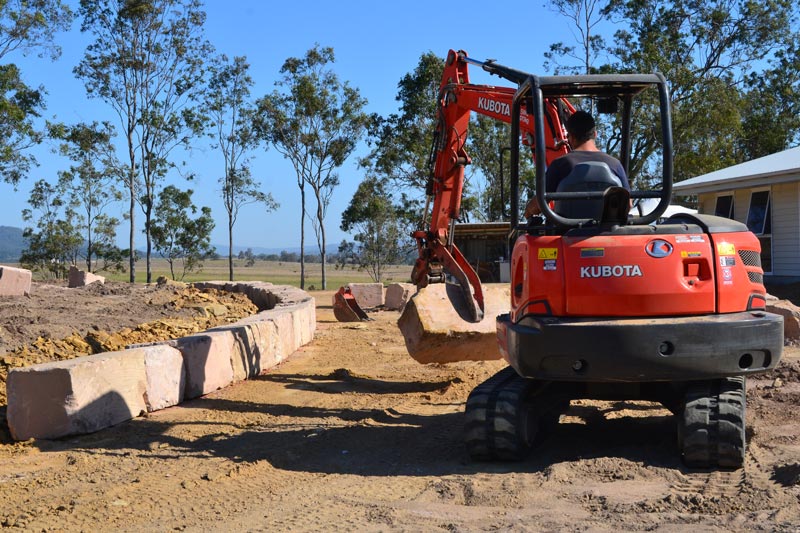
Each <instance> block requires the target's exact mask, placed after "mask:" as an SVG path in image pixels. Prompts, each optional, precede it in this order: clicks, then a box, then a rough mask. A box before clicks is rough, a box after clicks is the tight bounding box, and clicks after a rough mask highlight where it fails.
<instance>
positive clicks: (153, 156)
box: [75, 0, 211, 283]
mask: <svg viewBox="0 0 800 533" xmlns="http://www.w3.org/2000/svg"><path fill="white" fill-rule="evenodd" d="M79 13H80V15H81V16H82V19H83V23H82V26H81V30H82V31H84V32H87V33H90V34H91V35H92V36H93V37H94V41H93V42H92V43H91V44H90V45H89V46H88V48H87V49H86V52H85V54H84V57H83V59H82V60H81V62H80V64H79V65H78V66H77V67H76V68H75V74H76V75H77V76H78V77H79V78H81V79H82V80H83V81H84V83H85V86H86V91H87V93H88V95H89V96H90V97H93V98H100V99H102V100H103V101H105V102H106V103H108V105H110V106H111V107H112V109H113V110H114V111H115V113H116V114H117V116H118V118H119V121H120V125H121V128H122V133H123V135H124V137H125V144H126V149H127V161H126V165H127V172H126V174H125V186H126V189H127V191H128V199H129V208H128V218H129V221H130V235H129V242H130V255H129V264H130V281H131V282H134V281H135V279H136V278H135V269H136V265H135V219H136V217H135V212H136V205H137V203H138V204H139V205H140V206H141V209H142V212H143V214H144V218H145V221H144V232H145V237H146V241H147V249H146V260H147V261H146V263H147V265H146V266H147V281H148V283H149V282H151V281H152V269H151V251H152V239H151V234H150V228H151V225H152V222H153V220H152V219H153V209H154V204H155V200H156V197H157V194H158V190H159V188H160V187H161V183H162V182H163V180H164V178H165V176H166V174H167V172H168V171H169V170H170V168H172V167H174V166H175V164H174V161H173V160H172V159H173V157H174V156H173V151H174V150H175V148H177V147H179V146H187V145H188V144H189V141H190V139H191V138H192V136H193V135H194V134H196V133H197V131H198V130H199V128H200V120H199V119H198V114H197V113H196V110H195V107H194V106H195V105H196V103H197V101H198V97H199V93H200V91H201V90H202V86H203V76H204V62H205V60H206V58H207V57H209V56H210V54H211V46H210V44H208V42H207V41H206V40H205V39H204V38H203V23H204V21H205V13H204V12H203V10H202V2H201V1H200V0H81V2H80V10H79Z"/></svg>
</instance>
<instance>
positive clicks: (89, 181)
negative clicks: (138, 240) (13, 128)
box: [48, 122, 122, 272]
mask: <svg viewBox="0 0 800 533" xmlns="http://www.w3.org/2000/svg"><path fill="white" fill-rule="evenodd" d="M48 129H49V135H50V136H51V137H52V138H53V139H55V140H57V141H58V142H59V148H58V149H59V152H60V153H61V154H62V155H64V156H67V157H68V158H69V159H70V160H71V161H72V163H73V164H72V165H71V166H70V167H69V168H68V169H67V170H64V171H61V172H59V188H60V190H61V191H62V194H63V195H64V200H65V202H66V203H67V205H68V206H69V207H70V209H71V210H72V211H73V212H74V213H75V217H74V225H75V228H76V230H78V231H80V232H81V233H82V235H83V240H84V243H85V248H83V250H84V251H83V252H82V254H81V255H83V257H84V259H85V261H86V269H87V271H89V272H93V271H94V270H95V269H96V267H95V265H96V264H97V262H98V261H99V260H102V261H103V265H104V268H109V267H112V266H113V267H117V268H116V269H117V270H119V269H121V266H122V265H121V264H120V263H121V261H120V258H121V257H120V255H121V254H120V250H119V249H118V247H117V246H116V228H117V226H118V225H119V220H118V219H117V218H115V217H112V216H110V215H108V214H107V213H106V210H107V208H108V207H109V206H111V205H112V204H114V203H116V202H119V201H121V200H122V193H121V192H120V191H119V189H118V187H117V183H118V182H119V172H120V163H119V161H118V159H117V157H116V151H115V148H114V145H113V138H114V127H113V126H112V125H111V124H109V123H108V122H103V123H98V122H93V123H91V124H75V125H71V126H66V125H64V124H50V125H49V128H48Z"/></svg>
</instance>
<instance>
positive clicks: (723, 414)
mask: <svg viewBox="0 0 800 533" xmlns="http://www.w3.org/2000/svg"><path fill="white" fill-rule="evenodd" d="M684 398H685V402H684V408H683V411H682V412H679V413H678V447H679V448H680V450H681V456H682V457H683V462H684V463H685V464H686V466H689V467H693V468H715V467H722V468H732V469H736V468H741V467H742V465H743V464H744V456H745V407H746V397H745V378H744V376H738V377H733V378H724V379H715V380H709V381H699V382H693V383H691V384H689V387H688V389H687V390H686V393H685V396H684Z"/></svg>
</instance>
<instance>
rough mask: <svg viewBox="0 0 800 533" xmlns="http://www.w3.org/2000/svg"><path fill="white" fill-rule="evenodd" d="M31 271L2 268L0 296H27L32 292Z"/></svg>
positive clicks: (0, 273)
mask: <svg viewBox="0 0 800 533" xmlns="http://www.w3.org/2000/svg"><path fill="white" fill-rule="evenodd" d="M31 278H32V276H31V271H30V270H26V269H24V268H14V267H9V266H2V267H0V296H25V295H26V294H30V292H31Z"/></svg>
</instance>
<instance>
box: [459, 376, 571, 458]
mask: <svg viewBox="0 0 800 533" xmlns="http://www.w3.org/2000/svg"><path fill="white" fill-rule="evenodd" d="M548 385H549V384H548V383H547V382H540V381H535V380H531V379H526V378H522V377H520V376H519V375H518V374H517V373H516V371H515V370H514V369H513V368H511V367H507V368H505V369H503V370H501V371H500V372H498V373H497V374H495V375H494V376H492V377H491V378H489V379H488V380H486V381H484V382H483V383H481V384H480V385H478V386H477V387H476V388H475V389H474V390H473V391H472V393H471V394H470V395H469V399H468V400H467V407H466V423H465V443H466V446H467V451H468V452H469V455H470V457H472V458H473V459H475V460H480V461H490V460H498V459H499V460H505V461H519V460H522V459H524V458H525V457H526V456H527V455H528V453H529V452H530V450H531V448H532V447H533V445H534V443H535V442H537V441H538V440H540V438H541V436H542V435H543V434H544V433H545V432H546V430H547V429H549V427H550V426H552V425H555V424H556V423H558V417H559V415H560V413H561V412H563V411H566V409H567V407H568V406H569V400H568V399H567V398H562V397H560V396H556V395H551V394H549V392H550V389H549V386H548Z"/></svg>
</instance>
